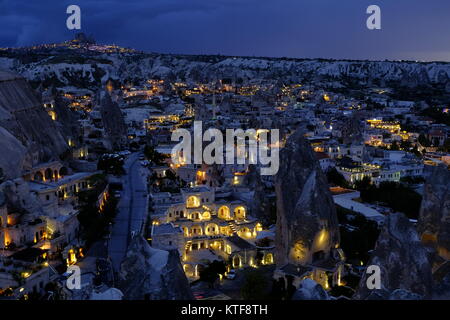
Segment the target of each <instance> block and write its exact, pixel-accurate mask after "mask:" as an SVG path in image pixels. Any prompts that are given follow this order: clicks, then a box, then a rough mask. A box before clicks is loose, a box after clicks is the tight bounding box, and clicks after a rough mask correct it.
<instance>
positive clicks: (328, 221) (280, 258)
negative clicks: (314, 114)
mask: <svg viewBox="0 0 450 320" xmlns="http://www.w3.org/2000/svg"><path fill="white" fill-rule="evenodd" d="M275 190H276V195H277V227H276V241H275V242H276V262H277V264H278V265H279V266H282V265H284V264H286V263H293V264H306V263H310V262H312V261H313V260H314V259H315V257H314V254H318V257H316V258H327V256H328V255H329V253H330V251H331V249H332V248H335V247H336V246H337V245H338V244H339V225H338V220H337V216H336V209H335V206H334V202H333V198H332V196H331V193H330V191H329V187H328V183H327V180H326V177H325V175H324V174H323V172H322V170H321V168H320V165H319V162H318V161H317V159H316V157H315V155H314V152H313V150H312V149H311V146H310V145H309V143H308V142H307V141H306V140H305V139H304V137H303V133H302V131H300V130H297V131H296V132H295V133H294V134H293V135H291V136H290V137H289V139H288V141H287V143H286V146H285V148H284V149H283V150H281V152H280V169H279V171H278V174H277V175H276V177H275Z"/></svg>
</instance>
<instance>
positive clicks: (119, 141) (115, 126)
mask: <svg viewBox="0 0 450 320" xmlns="http://www.w3.org/2000/svg"><path fill="white" fill-rule="evenodd" d="M100 113H101V115H102V120H103V126H104V128H105V133H106V134H107V136H108V139H109V141H110V143H111V148H112V149H120V148H121V147H122V146H123V145H124V143H125V138H126V135H127V127H126V125H125V121H124V119H123V115H122V112H121V111H120V108H119V105H118V104H117V103H115V102H114V101H112V99H111V96H110V95H109V94H108V93H104V95H103V97H102V99H101V103H100Z"/></svg>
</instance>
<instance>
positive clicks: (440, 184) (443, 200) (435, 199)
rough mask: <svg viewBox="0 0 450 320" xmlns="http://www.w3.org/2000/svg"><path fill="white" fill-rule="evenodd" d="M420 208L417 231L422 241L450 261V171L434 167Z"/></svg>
mask: <svg viewBox="0 0 450 320" xmlns="http://www.w3.org/2000/svg"><path fill="white" fill-rule="evenodd" d="M424 188H425V190H424V195H423V200H422V206H421V208H420V216H419V222H418V231H419V234H420V235H421V238H422V241H423V242H424V243H426V244H430V245H431V246H433V247H434V248H435V249H436V250H437V253H438V254H439V255H440V256H441V257H442V258H444V259H447V260H449V259H450V171H449V170H447V168H445V167H434V168H433V169H432V172H431V174H430V176H429V177H428V179H427V181H426V184H425V187H424Z"/></svg>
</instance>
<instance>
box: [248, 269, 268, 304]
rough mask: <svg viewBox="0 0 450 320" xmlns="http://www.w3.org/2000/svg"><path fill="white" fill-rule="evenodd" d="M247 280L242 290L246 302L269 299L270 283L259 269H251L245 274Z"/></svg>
mask: <svg viewBox="0 0 450 320" xmlns="http://www.w3.org/2000/svg"><path fill="white" fill-rule="evenodd" d="M244 276H245V280H244V284H243V286H242V288H241V295H242V298H243V299H244V300H262V299H265V298H267V296H268V289H269V282H268V280H267V278H266V277H265V276H264V274H263V273H262V272H261V271H260V270H258V269H249V270H246V271H245V273H244Z"/></svg>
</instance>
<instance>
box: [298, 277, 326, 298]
mask: <svg viewBox="0 0 450 320" xmlns="http://www.w3.org/2000/svg"><path fill="white" fill-rule="evenodd" d="M292 300H330V297H329V296H328V293H327V292H326V291H325V290H324V289H323V288H322V286H321V285H320V284H318V283H317V282H315V281H314V280H311V279H308V278H307V279H304V280H302V281H301V282H300V284H299V286H298V289H297V291H295V293H294V295H293V296H292Z"/></svg>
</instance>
